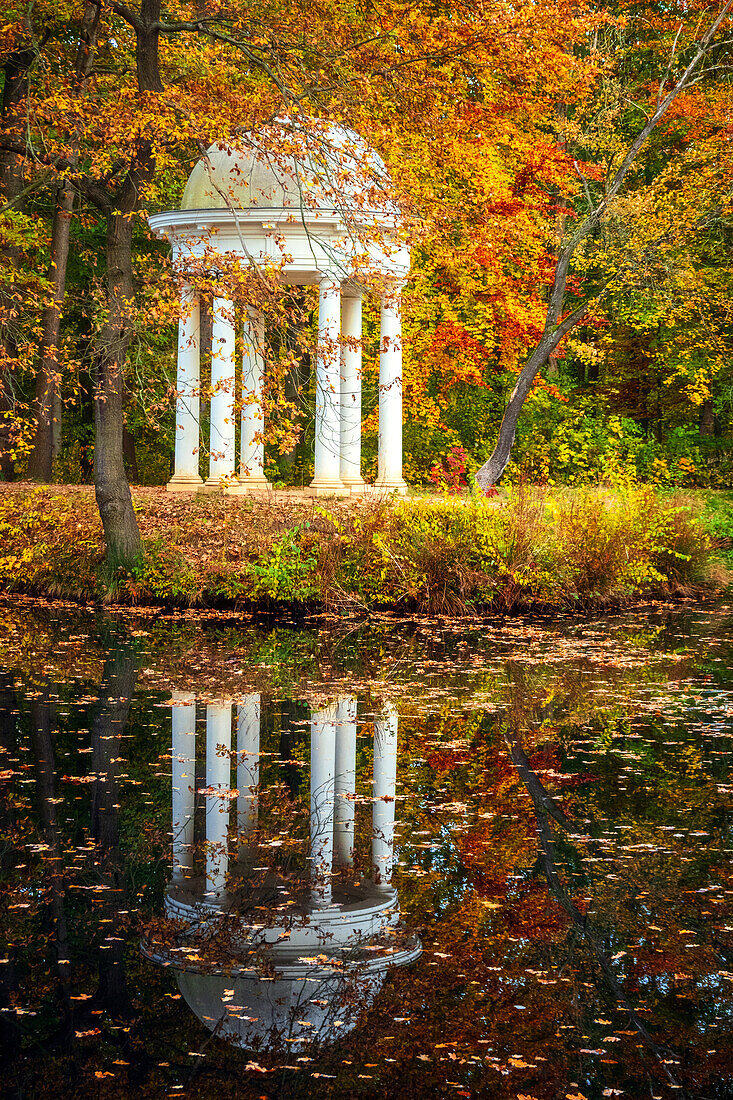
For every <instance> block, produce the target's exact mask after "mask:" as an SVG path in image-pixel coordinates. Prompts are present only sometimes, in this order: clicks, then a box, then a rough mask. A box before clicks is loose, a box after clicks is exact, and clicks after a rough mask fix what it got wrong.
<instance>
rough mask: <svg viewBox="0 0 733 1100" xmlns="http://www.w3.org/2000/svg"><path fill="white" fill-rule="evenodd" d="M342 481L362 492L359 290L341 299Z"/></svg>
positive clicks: (354, 490)
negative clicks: (351, 295) (353, 294)
mask: <svg viewBox="0 0 733 1100" xmlns="http://www.w3.org/2000/svg"><path fill="white" fill-rule="evenodd" d="M341 335H342V337H343V340H344V343H343V347H342V349H341V480H342V481H343V483H344V485H346V486H347V487H348V488H349V489H350V490H351V492H352V493H359V492H363V490H364V479H363V478H362V476H361V292H360V291H359V292H358V294H356V296H355V297H349V298H343V299H342V302H341Z"/></svg>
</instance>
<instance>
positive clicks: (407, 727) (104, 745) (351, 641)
mask: <svg viewBox="0 0 733 1100" xmlns="http://www.w3.org/2000/svg"><path fill="white" fill-rule="evenodd" d="M56 614H57V615H58V612H56ZM0 615H2V617H3V625H4V626H6V628H7V635H6V637H7V638H8V641H7V642H6V643H5V645H4V646H2V650H1V659H2V662H3V663H4V664H5V665H6V667H7V668H8V670H9V671H8V674H6V675H5V676H4V679H3V681H2V685H1V686H2V691H3V707H2V709H1V711H0V712H1V713H2V721H1V722H0V737H1V738H2V748H3V749H4V750H5V751H4V753H3V758H4V761H5V763H3V764H2V774H3V776H4V779H3V783H2V795H1V797H2V803H0V814H2V835H3V838H4V839H3V847H2V864H1V865H0V866H1V867H2V882H3V898H4V902H3V907H2V910H1V911H0V922H1V924H0V927H1V928H2V937H3V945H2V949H3V958H7V959H8V960H10V961H9V962H8V963H4V964H2V967H1V968H0V980H1V981H2V984H1V985H0V998H1V1001H0V1008H3V1009H10V1010H11V1011H3V1012H2V1014H0V1019H2V1022H3V1028H2V1041H3V1044H4V1053H5V1055H6V1063H5V1064H11V1065H12V1066H13V1070H12V1073H13V1083H12V1084H11V1085H10V1086H9V1087H10V1088H14V1087H16V1083H18V1084H19V1083H20V1082H21V1081H22V1082H23V1087H24V1089H25V1095H29V1096H33V1095H40V1094H41V1092H43V1093H44V1094H46V1093H48V1092H49V1091H54V1092H56V1093H57V1094H58V1095H60V1096H61V1095H83V1094H86V1093H89V1094H93V1095H97V1093H96V1092H95V1090H99V1095H108V1096H122V1095H129V1094H130V1093H131V1092H132V1091H134V1093H135V1094H139V1095H144V1096H147V1095H149V1096H158V1095H162V1094H164V1093H166V1092H168V1091H171V1090H175V1091H176V1093H177V1094H178V1095H181V1094H183V1095H187V1094H189V1093H191V1092H192V1091H196V1092H197V1093H199V1094H200V1095H202V1096H206V1095H209V1094H210V1095H214V1094H215V1095H217V1096H221V1095H224V1096H229V1095H231V1096H234V1095H239V1096H242V1095H244V1096H249V1095H251V1096H263V1095H264V1096H275V1095H281V1096H285V1095H293V1096H297V1095H301V1094H302V1095H306V1094H308V1095H316V1096H317V1095H331V1094H332V1092H331V1090H333V1089H334V1088H335V1089H337V1090H338V1094H339V1095H344V1096H350V1095H363V1096H372V1095H389V1096H408V1095H409V1096H443V1095H446V1094H452V1093H453V1092H456V1093H457V1094H458V1095H460V1092H461V1091H463V1092H467V1093H468V1094H469V1095H474V1094H475V1095H480V1094H488V1095H492V1096H497V1097H511V1098H512V1100H515V1097H516V1096H517V1095H518V1094H523V1095H526V1096H534V1097H537V1098H538V1100H542V1098H545V1097H551V1096H552V1097H554V1096H557V1095H562V1096H564V1095H565V1094H566V1093H571V1094H580V1095H583V1096H586V1097H589V1098H595V1097H597V1096H598V1097H600V1096H602V1095H604V1089H624V1090H625V1093H624V1094H625V1095H630V1096H635V1095H641V1094H642V1089H644V1090H646V1089H647V1088H648V1082H649V1081H651V1082H653V1083H654V1085H655V1086H657V1087H656V1088H655V1091H657V1092H660V1093H663V1094H664V1095H667V1091H665V1090H668V1089H669V1088H670V1086H671V1085H674V1084H678V1083H679V1084H681V1085H682V1086H683V1089H684V1090H686V1091H687V1092H688V1093H689V1094H693V1095H710V1096H719V1097H722V1096H725V1095H726V1094H728V1093H729V1092H730V1089H731V1081H730V1074H731V1067H730V1064H729V1055H728V1050H729V1047H730V1037H731V1028H732V1023H733V1021H732V1018H731V1017H732V1016H733V1007H732V1006H733V1002H732V1000H731V990H732V989H733V984H732V983H731V978H730V972H731V971H733V966H731V962H732V960H731V948H732V944H731V933H730V932H729V931H727V929H728V928H729V927H730V926H731V925H732V924H733V920H732V919H731V912H730V901H731V897H733V893H731V891H732V890H733V884H732V882H731V861H730V854H731V853H730V849H731V847H733V845H731V843H730V811H729V807H730V794H731V787H730V785H729V784H730V768H729V761H730V752H731V749H732V748H733V746H732V745H731V737H730V731H731V727H730V716H729V715H728V714H727V712H728V710H730V709H733V695H729V694H728V691H729V687H728V680H729V678H730V673H729V672H728V671H727V666H728V665H729V661H728V656H729V645H730V643H729V642H728V641H727V640H726V637H727V632H728V629H729V621H728V620H727V618H726V614H725V612H724V611H715V612H710V613H695V614H693V613H691V612H689V613H688V612H683V613H663V614H660V615H659V616H657V617H656V618H653V619H651V618H650V617H642V616H639V615H636V616H628V617H625V618H623V619H618V620H608V621H605V622H604V621H599V620H593V621H588V622H584V623H580V624H579V623H577V622H575V623H572V624H569V625H568V627H567V628H566V629H564V630H563V629H561V628H553V627H551V626H550V625H549V624H548V625H547V626H546V627H542V626H541V625H539V624H538V623H537V622H536V621H534V622H526V621H522V620H513V621H508V622H505V623H501V622H497V623H493V624H490V625H489V626H488V627H486V626H485V627H483V628H482V629H481V630H480V631H479V630H476V631H474V632H470V631H468V632H467V631H466V629H465V626H463V627H461V628H460V629H455V630H454V629H453V627H452V626H451V624H449V623H444V624H442V625H441V624H437V623H434V622H430V621H427V620H424V621H421V622H419V621H418V622H416V623H414V624H412V625H411V626H410V627H408V628H403V629H398V628H396V627H394V626H392V625H391V624H380V625H379V626H378V627H376V628H372V629H371V630H362V631H360V632H355V633H353V634H348V633H345V632H339V631H338V630H331V624H329V627H328V630H326V629H325V628H324V629H323V631H322V633H323V634H324V635H326V637H325V638H324V639H321V637H320V633H321V632H319V634H318V635H316V634H309V633H306V632H305V631H297V630H293V631H288V630H284V629H282V628H280V629H279V630H278V631H277V632H275V633H273V634H270V633H268V632H267V631H266V630H262V629H257V628H256V627H254V626H251V627H250V626H248V627H246V628H245V629H244V630H243V631H242V630H238V629H237V628H236V626H235V625H233V624H232V625H230V626H226V627H223V628H222V627H220V626H219V627H217V628H215V629H213V630H211V629H209V628H207V627H206V626H205V625H201V624H200V623H198V622H196V621H192V620H186V619H184V620H183V621H182V623H181V624H180V625H178V624H175V623H173V624H170V623H164V622H158V623H140V624H138V623H135V624H134V625H133V628H132V630H131V631H124V630H122V631H121V632H119V633H117V634H116V635H114V636H113V637H112V639H111V638H110V636H109V634H107V635H106V636H105V629H106V628H104V627H103V626H100V624H98V623H95V622H94V621H93V620H91V619H89V618H84V617H81V616H80V617H79V618H77V619H66V620H65V622H64V623H53V622H52V621H50V619H47V620H46V621H44V619H43V617H38V616H33V615H26V616H23V615H21V614H18V613H12V614H11V613H10V611H9V610H8V609H7V608H3V609H2V610H1V611H0ZM129 633H132V634H135V633H137V635H138V636H137V637H135V638H133V640H132V642H131V643H129V644H128V642H127V640H126V638H127V635H128V634H129ZM115 639H117V640H116V641H115ZM120 639H123V640H122V643H120ZM321 643H323V644H321ZM10 647H13V648H14V649H15V651H16V653H17V654H18V657H17V660H16V661H15V662H14V664H13V665H12V666H11V664H10V659H9V649H10ZM115 654H117V656H115ZM126 654H128V655H129V656H125V655H126ZM115 662H116V665H115ZM120 662H121V665H120ZM125 662H127V666H126V667H128V669H129V668H131V667H132V665H131V662H132V664H139V665H140V674H139V677H140V681H139V682H140V684H141V685H142V686H141V687H138V693H137V695H136V696H135V698H134V701H133V702H132V706H131V708H130V717H129V723H128V725H127V727H126V731H125V735H124V737H123V739H122V741H120V740H119V735H118V733H110V732H109V728H108V727H109V723H110V722H112V721H113V720H114V712H115V708H118V710H117V714H118V716H119V713H121V712H120V710H119V708H120V707H121V708H123V709H124V699H123V702H122V703H120V702H119V700H120V699H121V698H123V696H124V692H125V689H124V685H123V686H122V687H120V686H119V685H120V684H121V683H122V680H121V677H122V676H123V672H124V668H125ZM196 666H198V667H196ZM115 667H117V671H116V672H115ZM41 668H43V669H44V676H41V675H40V672H39V670H40V669H41ZM217 676H218V679H217ZM115 677H116V678H115ZM179 677H180V679H179ZM286 683H287V684H288V685H289V690H288V691H287V692H286V694H287V695H289V696H290V698H298V697H300V698H303V699H305V698H313V699H317V698H320V697H322V696H324V695H327V694H329V692H332V691H333V690H334V688H335V686H339V685H344V684H347V683H348V684H349V685H351V686H353V690H354V691H355V692H358V694H359V696H360V700H361V701H362V702H363V704H364V706H363V709H362V714H363V716H365V719H366V723H367V724H366V725H365V726H364V727H363V729H364V730H365V731H367V732H368V730H369V726H368V722H369V718H368V712H369V711H370V709H371V711H372V712H373V709H374V700H375V699H376V698H377V697H378V696H379V695H380V694H384V693H387V694H389V695H391V696H392V697H393V698H395V699H397V700H399V705H400V710H401V728H400V762H399V763H400V770H399V774H400V778H401V783H402V787H401V791H400V794H401V796H402V797H401V799H400V802H399V803H398V805H399V807H400V808H399V813H398V817H399V818H400V819H401V821H402V825H401V829H400V836H401V840H400V867H399V882H398V885H399V891H400V900H401V904H402V908H403V911H404V912H405V914H406V920H407V922H408V923H409V924H411V925H412V926H413V927H416V928H420V929H421V930H422V938H423V943H424V947H425V955H424V957H423V959H422V960H421V962H420V963H419V964H418V965H417V966H416V967H414V968H413V969H411V970H410V971H403V972H397V973H395V974H394V975H392V977H391V979H390V981H389V982H388V983H387V985H386V986H385V988H384V989H383V991H382V993H381V995H380V997H379V999H378V1001H377V1002H376V1004H375V1005H374V1007H373V1008H372V1009H371V1010H370V1011H369V1013H368V1014H367V1016H366V1017H365V1019H364V1021H363V1023H362V1024H361V1025H360V1027H359V1028H357V1030H356V1031H355V1032H353V1033H352V1035H351V1036H350V1037H349V1039H348V1042H347V1043H345V1044H340V1045H337V1046H336V1047H335V1048H333V1049H331V1050H326V1051H323V1052H321V1053H319V1054H316V1053H313V1054H312V1055H310V1054H309V1055H308V1056H307V1057H312V1058H313V1061H307V1060H298V1059H292V1065H293V1066H294V1067H295V1068H293V1069H283V1068H282V1064H283V1059H282V1058H279V1059H273V1058H270V1057H269V1056H268V1055H266V1054H258V1055H257V1063H258V1065H259V1066H260V1068H262V1069H265V1070H267V1071H268V1072H267V1073H261V1072H259V1070H257V1069H254V1068H250V1069H249V1070H247V1068H246V1067H247V1065H248V1062H249V1061H250V1060H249V1059H248V1058H247V1055H246V1054H244V1053H242V1052H238V1051H236V1050H233V1049H232V1048H230V1047H227V1046H225V1045H224V1044H222V1043H219V1042H217V1041H216V1040H214V1041H209V1040H208V1039H207V1036H206V1035H202V1033H201V1028H200V1025H198V1024H197V1022H196V1021H195V1018H193V1017H192V1015H191V1014H190V1013H189V1012H188V1010H187V1009H186V1008H185V1006H184V1005H183V1004H182V1002H181V1000H180V999H178V992H177V989H176V987H175V983H174V982H173V981H172V979H171V977H170V975H166V974H165V973H164V972H159V971H157V970H156V969H155V968H153V967H151V966H150V965H149V964H147V963H146V962H145V961H144V960H142V959H141V958H140V956H139V954H138V951H137V942H138V939H139V936H140V934H141V932H143V931H144V930H145V928H146V927H147V926H148V925H149V923H150V921H151V920H152V919H153V918H154V917H156V916H157V915H159V914H160V912H161V907H162V900H163V890H164V886H165V882H166V878H167V861H168V857H167V845H168V837H167V832H168V830H169V828H170V824H169V816H170V808H169V798H170V778H169V777H170V745H169V724H168V723H169V718H168V713H169V712H168V710H167V709H166V708H163V706H162V705H163V704H164V703H165V701H166V699H167V698H168V692H169V691H170V689H171V687H173V686H176V685H177V686H185V687H186V688H187V689H189V690H195V691H197V692H198V693H200V695H201V697H203V698H206V697H213V696H214V695H215V694H218V692H217V686H219V690H221V686H222V685H225V686H226V690H227V691H229V690H233V691H234V692H236V691H237V690H239V691H244V690H246V689H249V690H261V691H263V692H264V693H265V695H266V702H265V710H266V713H267V723H268V725H267V737H268V738H269V742H268V743H269V744H270V745H272V746H273V747H274V746H275V745H277V744H278V742H279V739H280V738H281V737H282V736H284V735H285V736H290V737H291V741H290V742H289V744H288V751H289V754H290V756H289V758H290V759H291V760H296V761H297V760H300V759H301V758H303V759H304V758H305V755H306V753H305V752H304V751H303V738H302V736H300V735H299V734H298V732H297V731H298V729H301V730H302V729H303V727H302V726H301V727H299V726H298V724H297V723H298V722H304V721H305V720H306V719H307V714H308V711H307V709H305V708H301V709H299V710H296V711H293V710H292V709H291V710H288V707H291V708H292V707H293V706H294V705H295V704H286V705H285V707H283V706H282V705H281V704H280V703H277V704H276V703H275V701H276V700H277V699H279V698H281V697H282V695H283V685H285V684H286ZM114 685H117V686H115V687H114V690H112V689H113V686H114ZM100 686H101V688H100ZM115 700H117V702H115ZM105 701H106V702H105ZM16 708H17V710H18V714H14V713H13V711H14V710H15V709H16ZM105 722H107V728H105V726H104V723H105ZM95 723H96V724H95ZM293 723H294V724H293ZM95 730H96V732H95ZM291 730H292V733H290V734H289V733H288V731H291ZM87 731H91V733H89V732H87ZM104 738H110V739H109V740H104ZM359 744H360V754H361V755H360V769H361V772H362V773H368V767H369V750H368V747H367V741H366V739H364V738H360V741H359ZM299 746H300V747H299ZM90 748H91V749H92V751H91V752H89V751H88V750H89V749H90ZM520 751H521V752H522V753H524V754H525V756H526V764H522V761H521V759H520V756H519V755H518V754H519V753H520ZM266 759H267V772H268V774H267V776H266V777H264V776H263V781H264V780H265V779H266V781H267V783H268V784H274V782H275V781H276V780H277V782H279V783H281V786H280V787H278V788H275V787H274V786H272V787H271V789H272V790H273V792H275V791H277V794H278V797H279V799H280V800H279V801H278V798H276V797H275V795H274V794H273V797H272V801H271V803H270V804H268V803H267V801H266V800H265V801H264V802H263V822H264V826H263V827H265V828H266V829H269V830H272V831H274V832H282V831H283V830H284V829H286V825H285V818H286V817H287V816H288V814H289V813H290V812H291V811H290V809H289V807H290V806H291V805H295V803H291V802H289V801H288V799H289V798H290V797H291V795H292V794H293V791H292V790H290V788H288V784H290V787H292V786H293V784H294V780H295V776H294V775H282V774H280V769H279V768H278V765H277V763H276V761H275V759H274V758H273V759H270V758H266ZM293 768H294V766H291V770H293ZM523 769H524V771H523ZM295 772H296V775H297V768H295ZM8 773H10V774H8ZM90 777H91V781H90ZM295 788H296V790H295V795H296V798H297V783H296V784H295ZM288 791H290V793H288ZM361 793H362V794H363V795H364V797H366V796H367V791H366V788H363V789H362V792H361ZM543 800H546V801H547V803H548V804H549V807H550V808H549V809H548V805H547V804H545V801H543ZM95 806H96V807H97V810H96V811H94V807H95ZM101 807H104V813H105V814H106V815H108V817H107V818H106V823H105V824H106V828H105V831H104V836H102V835H101V834H100V831H99V829H97V832H96V833H95V831H94V827H93V824H92V823H93V821H94V820H95V818H94V814H95V813H96V816H97V819H98V818H99V813H100V812H101ZM115 827H116V828H117V829H118V833H117V835H115V831H114V830H115ZM364 827H365V826H364V825H363V823H362V829H363V828H364ZM298 835H299V833H298V828H293V832H292V836H293V842H294V844H295V842H297V837H298ZM273 852H278V849H274V850H273ZM284 858H285V857H284V856H278V857H277V859H279V860H280V863H279V864H278V865H279V866H280V867H283V866H284V863H283V860H284ZM548 880H549V887H550V888H549V889H548ZM110 953H111V955H110V957H111V958H112V965H111V966H110V965H109V964H108V960H106V959H105V954H110ZM601 956H602V958H601ZM67 958H68V960H69V961H68V963H67V962H65V959H67ZM105 967H106V972H107V975H108V977H107V978H105V977H104V974H105ZM115 968H116V977H115V980H116V981H117V983H118V984H117V986H116V987H115V988H116V989H117V991H118V994H119V995H116V996H114V997H112V996H111V995H110V988H111V987H110V982H109V973H110V972H115ZM609 968H610V970H609ZM105 982H106V983H107V984H106V985H105ZM121 982H122V983H123V984H120V983H121ZM614 983H615V984H614ZM122 989H124V991H126V996H127V998H128V1001H129V1006H128V1004H126V1003H125V997H124V996H122V994H121V993H120V992H119V991H120V990H122ZM31 1013H35V1015H31ZM640 1025H641V1026H640ZM642 1029H643V1030H642ZM645 1033H646V1034H645ZM191 1052H194V1053H193V1054H192V1053H191ZM665 1063H666V1064H665ZM676 1063H679V1064H676ZM288 1064H291V1060H288ZM105 1074H106V1075H109V1076H102V1075H105ZM314 1074H320V1075H321V1076H314ZM670 1074H671V1075H672V1080H670V1076H669V1075H670ZM328 1075H331V1076H328ZM177 1086H183V1088H178V1087H177ZM674 1092H675V1093H676V1094H677V1095H684V1092H683V1091H682V1090H679V1089H675V1090H674ZM644 1094H645V1093H644ZM610 1095H613V1094H612V1093H611V1094H610Z"/></svg>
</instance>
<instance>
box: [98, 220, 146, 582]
mask: <svg viewBox="0 0 733 1100" xmlns="http://www.w3.org/2000/svg"><path fill="white" fill-rule="evenodd" d="M132 300H133V281H132V219H131V217H130V215H129V214H127V215H126V214H125V213H110V214H108V216H107V307H108V311H109V312H108V317H107V321H106V323H105V325H104V326H103V328H102V331H101V333H100V336H99V346H98V348H97V352H96V354H95V357H94V359H95V369H96V378H95V393H94V427H95V442H94V488H95V495H96V499H97V506H98V508H99V514H100V516H101V518H102V526H103V528H104V537H105V540H106V543H107V561H108V562H109V564H110V565H112V566H116V565H120V564H121V565H130V564H132V563H133V562H134V561H135V560H136V558H138V557H139V556H140V554H141V552H142V541H141V539H140V531H139V528H138V525H137V519H136V518H135V510H134V508H133V506H132V494H131V493H130V486H129V485H128V483H127V477H126V476H125V463H124V458H123V449H122V430H123V406H124V377H123V372H124V367H125V359H126V356H127V347H128V344H129V342H130V335H131V331H130V324H131V322H130V316H129V313H130V309H131V307H132Z"/></svg>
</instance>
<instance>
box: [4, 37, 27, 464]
mask: <svg viewBox="0 0 733 1100" xmlns="http://www.w3.org/2000/svg"><path fill="white" fill-rule="evenodd" d="M34 56H35V55H34V52H33V50H31V49H22V50H17V51H16V52H15V53H13V54H11V55H10V57H9V58H8V59H7V61H6V62H5V68H4V70H3V78H4V79H3V92H2V107H1V112H0V129H1V130H2V133H3V135H4V136H5V137H6V138H9V139H11V140H12V141H20V140H21V138H22V135H23V128H24V125H25V99H26V90H27V87H28V69H29V67H30V65H31V63H32V61H33V58H34ZM24 182H25V160H24V158H23V157H22V156H21V155H20V154H19V153H15V152H11V151H10V150H9V149H4V150H0V199H1V200H2V201H3V203H13V204H15V206H16V209H19V208H20V203H19V202H18V200H19V199H20V196H21V195H22V192H23V185H24ZM21 258H22V250H21V249H20V248H19V247H18V246H17V245H11V244H7V243H3V242H0V261H1V262H2V265H3V266H4V267H5V268H6V270H7V271H8V272H11V271H13V270H14V269H16V268H17V267H18V266H19V265H20V262H21ZM21 305H22V303H21V302H20V301H19V299H18V296H17V294H16V293H14V291H13V289H12V286H11V284H10V282H9V281H8V282H7V283H4V284H3V285H2V286H1V287H0V344H1V345H2V346H1V347H0V477H1V478H2V480H3V481H12V480H13V478H14V477H15V457H14V447H13V424H12V414H13V410H14V405H15V402H14V393H13V380H12V374H13V364H14V361H15V359H16V358H17V347H16V339H15V332H16V320H15V319H16V316H17V314H18V312H19V310H20V307H21Z"/></svg>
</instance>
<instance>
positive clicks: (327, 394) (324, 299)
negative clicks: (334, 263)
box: [310, 276, 345, 496]
mask: <svg viewBox="0 0 733 1100" xmlns="http://www.w3.org/2000/svg"><path fill="white" fill-rule="evenodd" d="M340 331H341V284H340V283H339V282H338V280H337V279H335V278H334V277H333V276H330V277H327V278H324V279H323V280H322V281H321V284H320V294H319V298H318V355H317V360H316V444H315V468H314V476H313V481H312V482H311V484H310V492H311V493H312V494H313V495H314V496H321V495H323V496H326V495H329V494H333V493H338V494H340V495H343V493H344V491H345V490H344V483H343V482H342V480H341V472H340V471H341V458H340V454H341V351H340V349H339V333H340Z"/></svg>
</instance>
